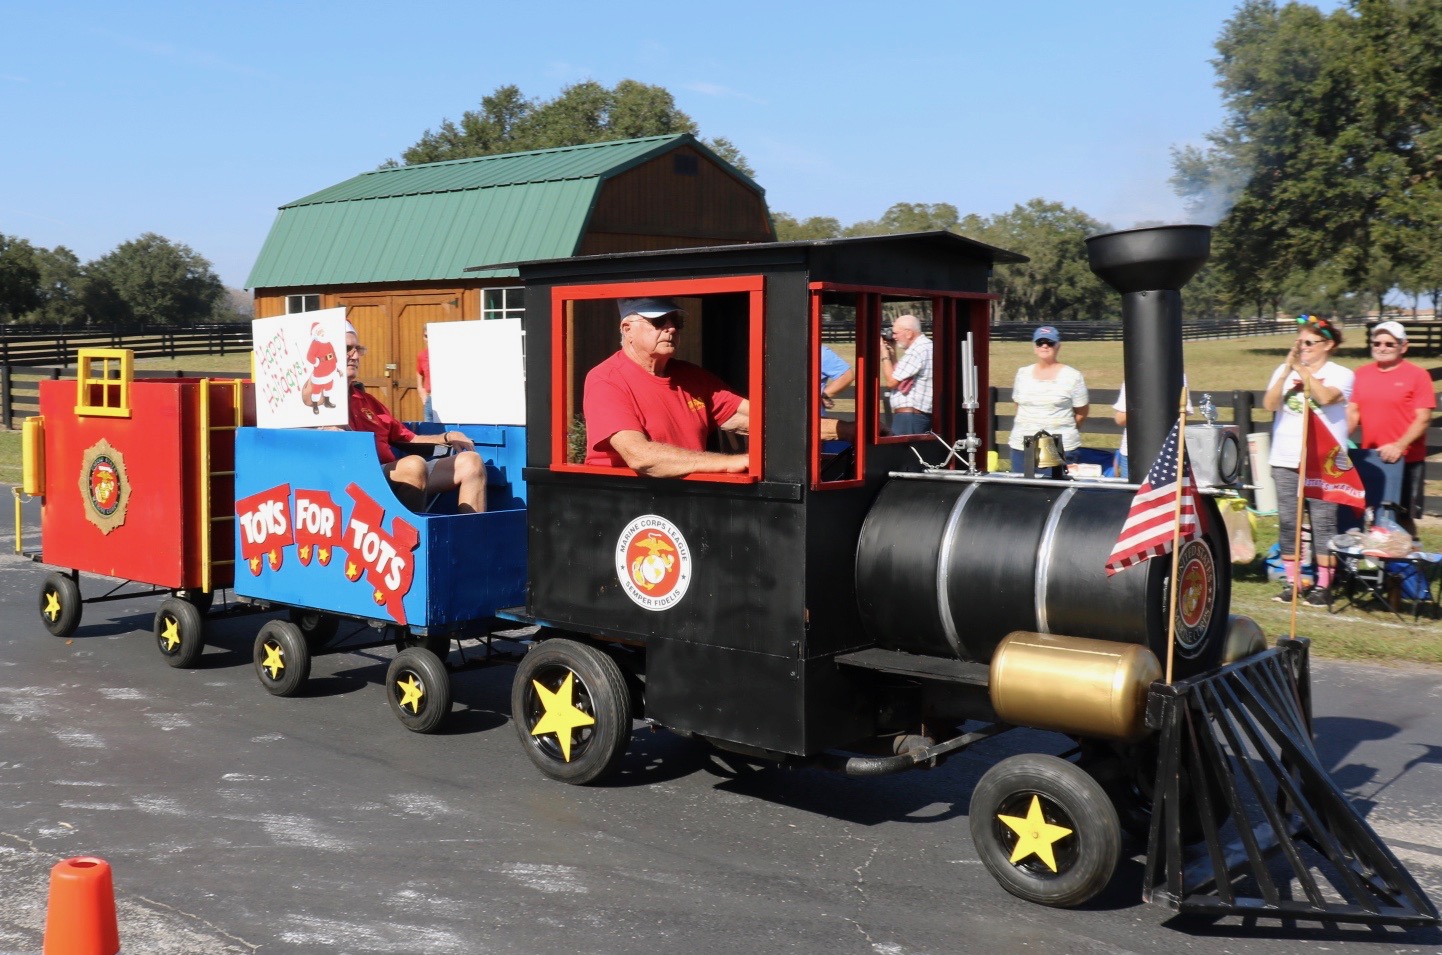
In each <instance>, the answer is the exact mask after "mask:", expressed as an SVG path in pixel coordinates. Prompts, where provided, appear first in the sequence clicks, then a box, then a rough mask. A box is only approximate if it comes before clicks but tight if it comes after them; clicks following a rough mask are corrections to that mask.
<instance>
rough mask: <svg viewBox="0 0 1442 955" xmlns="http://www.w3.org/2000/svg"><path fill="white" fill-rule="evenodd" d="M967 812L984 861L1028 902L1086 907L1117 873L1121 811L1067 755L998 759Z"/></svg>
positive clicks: (972, 798) (1004, 884) (977, 789)
mask: <svg viewBox="0 0 1442 955" xmlns="http://www.w3.org/2000/svg"><path fill="white" fill-rule="evenodd" d="M970 816H971V839H972V842H973V843H975V845H976V851H977V854H978V855H979V856H981V861H982V863H983V864H984V865H985V866H986V867H987V868H988V869H989V870H991V874H992V875H993V876H994V877H995V878H996V880H997V881H998V882H1000V883H1001V887H1002V888H1004V889H1006V890H1007V891H1008V892H1010V893H1011V894H1012V895H1015V896H1017V897H1018V898H1022V899H1026V900H1027V901H1028V902H1036V903H1038V904H1040V905H1050V906H1054V907H1056V908H1072V907H1073V906H1077V905H1081V904H1082V903H1084V902H1086V901H1087V900H1089V899H1091V898H1092V897H1093V896H1095V895H1096V894H1097V893H1098V892H1100V891H1101V890H1102V889H1104V888H1106V885H1107V883H1108V882H1110V881H1111V878H1112V874H1113V873H1114V872H1115V871H1116V867H1117V859H1118V858H1119V857H1120V855H1121V841H1122V837H1121V824H1120V823H1119V822H1118V821H1117V813H1116V810H1115V809H1114V808H1112V804H1111V801H1110V800H1109V799H1107V794H1106V792H1104V791H1103V790H1102V787H1101V785H1100V784H1099V783H1098V782H1097V781H1096V780H1094V779H1092V778H1091V777H1090V776H1088V775H1087V774H1086V773H1085V772H1084V771H1082V770H1081V769H1078V768H1077V767H1076V766H1074V765H1072V764H1071V763H1069V762H1067V761H1066V760H1064V759H1058V758H1057V757H1055V756H1044V755H1041V754H1038V753H1027V754H1024V755H1021V756H1012V757H1011V758H1009V759H1004V760H1002V761H1001V762H999V763H997V764H996V765H995V766H993V767H991V769H989V770H987V771H986V774H985V775H983V776H982V777H981V782H979V783H977V786H976V789H975V790H974V791H973V792H972V794H971V809H970Z"/></svg>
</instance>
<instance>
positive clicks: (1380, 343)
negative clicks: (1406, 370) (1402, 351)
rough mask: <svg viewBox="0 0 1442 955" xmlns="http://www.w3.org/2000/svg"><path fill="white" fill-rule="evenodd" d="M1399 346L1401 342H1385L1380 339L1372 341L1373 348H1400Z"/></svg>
mask: <svg viewBox="0 0 1442 955" xmlns="http://www.w3.org/2000/svg"><path fill="white" fill-rule="evenodd" d="M1399 344H1400V343H1399V342H1389V341H1383V340H1382V339H1380V338H1374V339H1372V347H1373V348H1396V347H1398V345H1399Z"/></svg>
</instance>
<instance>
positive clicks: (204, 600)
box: [175, 590, 215, 617]
mask: <svg viewBox="0 0 1442 955" xmlns="http://www.w3.org/2000/svg"><path fill="white" fill-rule="evenodd" d="M175 596H177V597H179V598H180V599H181V600H184V601H185V602H186V603H188V604H190V605H191V606H192V607H194V608H195V609H196V610H199V611H200V615H201V616H202V617H203V616H205V615H206V614H208V613H210V605H211V604H213V603H215V591H213V590H177V591H176V592H175Z"/></svg>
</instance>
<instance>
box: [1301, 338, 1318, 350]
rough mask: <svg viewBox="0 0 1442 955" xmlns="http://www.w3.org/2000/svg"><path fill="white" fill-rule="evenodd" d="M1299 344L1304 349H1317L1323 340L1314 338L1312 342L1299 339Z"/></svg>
mask: <svg viewBox="0 0 1442 955" xmlns="http://www.w3.org/2000/svg"><path fill="white" fill-rule="evenodd" d="M1297 344H1298V345H1300V346H1302V347H1303V348H1316V347H1317V346H1318V345H1320V344H1322V339H1320V338H1313V339H1311V340H1308V339H1305V338H1299V339H1297Z"/></svg>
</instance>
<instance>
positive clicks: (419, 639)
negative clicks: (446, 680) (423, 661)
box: [400, 630, 451, 663]
mask: <svg viewBox="0 0 1442 955" xmlns="http://www.w3.org/2000/svg"><path fill="white" fill-rule="evenodd" d="M400 645H401V649H402V650H409V649H411V648H412V647H415V648H418V649H421V650H429V651H430V652H431V653H433V654H435V656H436V659H438V660H440V661H441V662H442V663H444V662H445V661H446V658H447V657H449V656H450V655H451V635H450V634H449V633H429V634H426V635H425V636H424V637H423V636H421V635H419V634H415V633H411V632H410V631H409V630H404V631H402V632H401V637H400Z"/></svg>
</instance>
